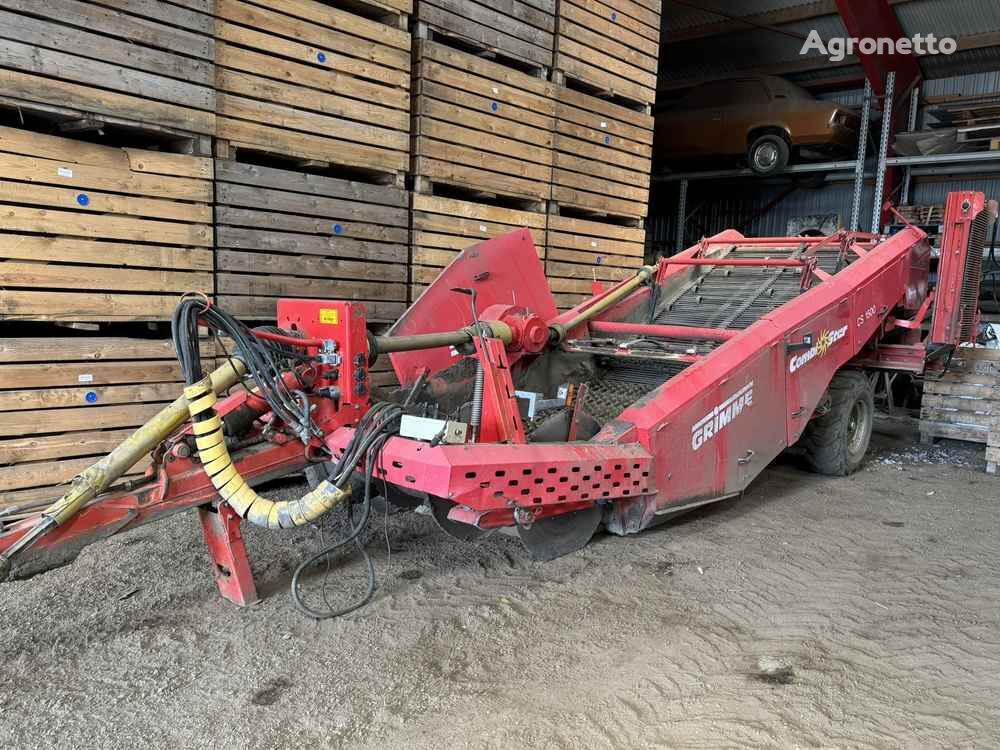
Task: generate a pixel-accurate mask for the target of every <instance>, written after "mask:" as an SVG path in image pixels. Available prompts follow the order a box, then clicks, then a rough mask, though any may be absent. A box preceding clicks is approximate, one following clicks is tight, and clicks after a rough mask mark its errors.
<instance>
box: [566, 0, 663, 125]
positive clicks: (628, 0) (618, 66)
mask: <svg viewBox="0 0 1000 750" xmlns="http://www.w3.org/2000/svg"><path fill="white" fill-rule="evenodd" d="M659 48H660V0H560V3H559V14H558V17H557V20H556V52H555V56H554V60H553V79H552V80H553V81H554V82H556V83H559V84H562V83H565V82H567V81H570V82H574V83H575V84H579V85H581V86H582V87H583V88H585V89H586V90H588V91H589V92H590V93H595V94H599V95H601V96H605V97H610V98H615V99H618V100H620V101H621V102H622V103H623V104H626V105H628V106H631V107H633V108H637V109H640V110H644V111H647V112H648V108H649V107H650V106H651V105H652V104H653V102H654V101H655V100H656V72H657V66H658V62H659Z"/></svg>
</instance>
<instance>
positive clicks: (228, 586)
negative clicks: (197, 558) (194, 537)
mask: <svg viewBox="0 0 1000 750" xmlns="http://www.w3.org/2000/svg"><path fill="white" fill-rule="evenodd" d="M198 515H199V516H200V517H201V530H202V532H204V534H205V543H206V544H207V545H208V553H209V554H210V555H211V556H212V564H213V566H214V568H215V582H216V583H217V584H218V585H219V593H220V594H222V596H223V597H224V598H226V599H228V600H229V601H231V602H233V603H234V604H238V605H239V606H241V607H245V606H247V605H248V604H253V603H254V602H255V601H257V587H256V586H255V585H254V582H253V572H252V571H251V570H250V560H249V558H248V557H247V548H246V546H245V545H244V544H243V535H242V534H241V533H240V517H239V516H238V515H236V512H235V511H234V510H233V509H232V508H230V507H229V506H228V505H226V504H225V503H223V504H222V505H220V506H219V509H218V511H216V510H215V509H214V508H212V507H211V506H202V507H200V508H198Z"/></svg>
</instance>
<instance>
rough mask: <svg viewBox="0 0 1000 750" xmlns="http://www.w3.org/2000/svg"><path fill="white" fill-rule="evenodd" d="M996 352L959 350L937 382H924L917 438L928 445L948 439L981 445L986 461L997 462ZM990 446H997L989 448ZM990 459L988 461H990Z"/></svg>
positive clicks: (999, 386)
mask: <svg viewBox="0 0 1000 750" xmlns="http://www.w3.org/2000/svg"><path fill="white" fill-rule="evenodd" d="M998 417H1000V350H996V349H974V348H971V347H960V348H958V349H956V350H955V353H954V355H953V356H952V358H951V360H950V361H949V362H948V366H947V369H946V371H945V373H944V374H943V375H942V376H941V377H940V379H934V378H931V377H928V378H926V379H925V380H924V394H923V400H922V402H921V407H920V438H921V441H922V442H924V443H927V444H929V443H932V442H933V441H934V440H935V439H937V438H951V439H953V440H965V441H968V442H973V443H985V444H987V445H988V446H990V447H989V448H988V450H987V461H988V462H990V461H992V462H993V463H997V461H996V459H997V458H1000V453H995V452H992V453H991V451H994V450H1000V439H998V438H997V436H996V433H997V432H998V430H997V418H998ZM993 443H997V446H996V447H993V445H992V444H993ZM991 456H992V458H991Z"/></svg>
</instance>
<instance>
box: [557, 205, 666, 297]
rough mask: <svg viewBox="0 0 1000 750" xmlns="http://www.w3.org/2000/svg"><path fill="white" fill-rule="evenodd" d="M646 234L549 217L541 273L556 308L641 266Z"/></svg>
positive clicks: (586, 294) (590, 292)
mask: <svg viewBox="0 0 1000 750" xmlns="http://www.w3.org/2000/svg"><path fill="white" fill-rule="evenodd" d="M645 235H646V232H645V230H644V229H641V228H635V227H622V226H617V225H615V224H604V223H601V222H597V221H590V220H587V219H577V218H573V217H569V216H555V215H550V216H549V221H548V231H547V232H546V235H545V273H546V276H548V279H549V286H550V287H551V288H552V292H553V294H554V295H555V298H556V306H557V307H558V308H559V309H560V310H567V309H569V308H571V307H573V306H574V305H577V304H579V303H580V302H581V301H583V300H584V299H586V298H587V297H589V296H591V294H592V287H593V282H595V281H598V282H601V283H602V284H603V285H604V286H605V287H607V286H608V285H609V284H614V283H616V282H618V281H621V280H622V279H624V278H628V277H629V276H632V275H633V274H634V273H635V271H636V270H637V269H639V268H641V267H642V264H643V254H644V242H645Z"/></svg>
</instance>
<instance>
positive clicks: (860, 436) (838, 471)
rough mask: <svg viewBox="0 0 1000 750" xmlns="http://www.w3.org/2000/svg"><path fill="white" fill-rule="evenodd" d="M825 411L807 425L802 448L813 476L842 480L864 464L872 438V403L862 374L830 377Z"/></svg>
mask: <svg viewBox="0 0 1000 750" xmlns="http://www.w3.org/2000/svg"><path fill="white" fill-rule="evenodd" d="M824 401H825V402H826V406H827V409H828V410H827V412H826V413H825V414H823V415H822V416H819V417H815V418H814V419H812V420H811V421H810V422H809V425H808V426H807V427H806V429H805V432H804V433H803V434H802V447H803V448H804V449H805V459H806V462H807V463H808V464H809V467H810V468H811V469H812V470H813V471H815V472H816V473H817V474H826V475H827V476H836V477H843V476H847V475H848V474H853V473H854V472H855V471H857V470H858V469H859V468H860V467H861V464H862V463H863V462H864V459H865V454H866V453H867V452H868V445H869V443H870V442H871V436H872V419H873V417H874V416H875V401H874V398H873V396H872V388H871V384H870V383H869V382H868V378H866V377H865V375H864V373H861V372H858V371H855V370H843V371H841V372H838V373H837V374H836V375H834V376H833V380H832V381H830V387H829V388H828V389H827V392H826V397H825V398H824Z"/></svg>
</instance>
